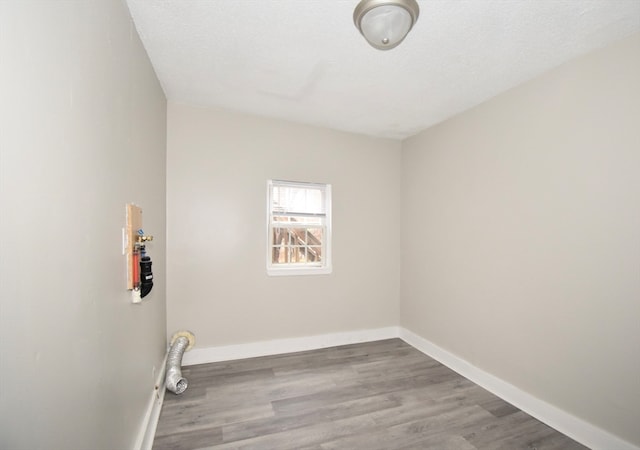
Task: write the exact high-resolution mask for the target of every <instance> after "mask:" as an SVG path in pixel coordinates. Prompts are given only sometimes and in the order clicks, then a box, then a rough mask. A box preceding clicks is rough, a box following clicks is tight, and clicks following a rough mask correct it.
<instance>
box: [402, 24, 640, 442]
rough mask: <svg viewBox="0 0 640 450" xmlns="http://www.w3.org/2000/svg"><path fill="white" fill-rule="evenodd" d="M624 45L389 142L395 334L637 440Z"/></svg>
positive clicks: (638, 146) (639, 107)
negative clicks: (396, 209) (397, 175)
mask: <svg viewBox="0 0 640 450" xmlns="http://www.w3.org/2000/svg"><path fill="white" fill-rule="evenodd" d="M639 55H640V36H638V35H636V36H634V37H633V38H630V39H627V40H625V41H623V42H621V43H618V44H616V45H614V46H611V47H608V48H605V49H603V50H601V51H598V52H595V53H593V54H591V55H588V56H586V57H583V58H581V59H578V60H575V61H573V62H570V63H568V64H565V65H563V66H561V67H560V68H558V69H556V70H553V71H551V72H549V73H548V74H546V75H544V76H542V77H540V78H538V79H536V80H533V81H531V82H529V83H527V84H525V85H522V86H520V87H518V88H516V89H514V90H512V91H510V92H507V93H505V94H503V95H501V96H499V97H497V98H495V99H493V100H491V101H489V102H487V103H485V104H483V105H481V106H479V107H477V108H475V109H473V110H471V111H468V112H466V113H463V114H461V115H459V116H457V117H455V118H453V119H451V120H449V121H447V122H445V123H442V124H440V125H438V126H436V127H433V128H431V129H429V130H427V131H425V132H423V133H421V134H419V135H418V136H415V137H413V138H411V139H408V140H407V141H406V142H405V143H404V145H403V172H402V175H403V187H402V198H403V217H402V223H403V228H402V229H403V237H404V239H403V244H402V245H403V259H402V295H401V298H402V300H401V325H402V326H404V327H406V328H408V329H410V330H411V331H413V332H415V333H417V334H419V335H420V336H422V337H423V338H425V339H428V340H429V341H431V342H433V343H435V344H437V345H439V346H440V347H442V348H444V349H446V350H448V351H450V352H452V353H454V354H456V355H458V356H459V357H461V358H463V359H465V360H467V361H469V362H471V363H472V364H474V365H476V366H478V367H480V368H481V369H483V370H485V371H487V372H489V373H492V374H494V375H496V376H498V377H499V378H502V379H503V380H505V381H507V382H509V383H511V384H513V385H515V386H517V387H519V388H520V389H522V390H524V391H526V392H529V393H531V394H533V395H534V396H536V397H538V398H540V399H542V400H545V401H547V402H549V403H551V404H553V405H556V406H557V407H559V408H561V409H564V410H566V411H567V412H569V413H571V414H573V415H575V416H578V417H580V418H582V419H584V420H586V421H588V422H591V423H593V424H595V425H597V426H599V427H601V428H604V429H605V430H608V431H609V432H611V433H613V434H615V435H618V436H620V437H621V438H623V439H626V440H628V441H630V442H632V443H634V444H635V445H640V428H639V427H638V423H639V422H638V421H639V419H640V57H639Z"/></svg>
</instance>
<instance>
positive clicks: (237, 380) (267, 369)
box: [153, 339, 585, 450]
mask: <svg viewBox="0 0 640 450" xmlns="http://www.w3.org/2000/svg"><path fill="white" fill-rule="evenodd" d="M182 372H183V375H184V376H185V377H186V378H187V380H188V381H189V388H188V389H187V390H186V391H185V392H184V393H183V394H181V395H175V394H173V393H171V392H167V393H166V396H165V400H164V406H163V408H162V413H161V415H160V421H159V424H158V429H157V432H156V437H155V441H154V445H153V448H154V450H165V449H167V450H168V449H171V450H179V449H245V448H246V449H277V450H285V449H296V450H301V449H315V450H322V449H324V450H328V449H363V450H375V449H384V450H390V449H438V450H448V449H460V450H472V449H491V450H499V449H505V450H506V449H508V450H514V449H530V450H533V449H539V450H543V449H545V450H546V449H557V450H570V449H584V448H585V447H584V446H582V445H580V444H578V443H577V442H575V441H573V440H571V439H570V438H568V437H567V436H565V435H563V434H561V433H559V432H558V431H555V430H554V429H552V428H550V427H548V426H547V425H545V424H543V423H541V422H539V421H538V420H536V419H534V418H532V417H531V416H529V415H527V414H525V413H523V412H522V411H520V410H519V409H517V408H515V407H514V406H512V405H510V404H509V403H506V402H505V401H503V400H501V399H499V398H498V397H496V396H494V395H493V394H490V393H489V392H487V391H486V390H484V389H482V388H481V387H479V386H477V385H475V384H474V383H472V382H471V381H469V380H467V379H466V378H463V377H461V376H460V375H458V374H457V373H455V372H453V371H452V370H450V369H448V368H447V367H445V366H443V365H442V364H440V363H438V362H437V361H435V360H433V359H431V358H430V357H428V356H426V355H424V354H423V353H421V352H420V351H418V350H416V349H414V348H413V347H411V346H410V345H408V344H406V343H405V342H403V341H402V340H400V339H389V340H384V341H378V342H369V343H364V344H355V345H345V346H341V347H333V348H327V349H321V350H313V351H308V352H301V353H291V354H286V355H277V356H267V357H262V358H251V359H245V360H238V361H229V362H221V363H212V364H202V365H197V366H190V367H185V368H183V371H182Z"/></svg>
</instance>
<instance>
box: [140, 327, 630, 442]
mask: <svg viewBox="0 0 640 450" xmlns="http://www.w3.org/2000/svg"><path fill="white" fill-rule="evenodd" d="M392 338H400V339H402V340H403V341H405V342H406V343H407V344H409V345H411V346H412V347H414V348H416V349H417V350H419V351H421V352H422V353H424V354H425V355H427V356H430V357H431V358H433V359H435V360H437V361H438V362H440V363H441V364H443V365H445V366H447V367H449V368H450V369H452V370H454V371H455V372H457V373H459V374H460V375H462V376H463V377H465V378H467V379H469V380H471V381H473V382H474V383H476V384H477V385H479V386H482V387H483V388H484V389H486V390H488V391H489V392H491V393H492V394H494V395H496V396H498V397H500V398H502V399H503V400H505V401H507V402H509V403H511V404H513V405H514V406H516V407H517V408H519V409H521V410H522V411H524V412H525V413H527V414H529V415H531V416H533V417H535V418H536V419H538V420H540V421H542V422H544V423H546V424H547V425H549V426H550V427H552V428H555V429H556V430H558V431H560V432H561V433H564V434H566V435H567V436H569V437H570V438H572V439H574V440H576V441H578V442H580V443H581V444H583V445H585V446H587V447H589V448H591V449H593V450H640V447H637V446H635V445H633V444H631V443H629V442H627V441H625V440H623V439H621V438H619V437H617V436H615V435H613V434H611V433H609V432H607V431H605V430H603V429H601V428H598V427H596V426H594V425H592V424H590V423H588V422H586V421H584V420H582V419H580V418H578V417H576V416H573V415H572V414H569V413H568V412H566V411H563V410H561V409H559V408H558V407H556V406H553V405H551V404H549V403H546V402H544V401H542V400H540V399H538V398H536V397H534V396H533V395H531V394H528V393H527V392H525V391H523V390H521V389H519V388H517V387H515V386H513V385H511V384H509V383H507V382H506V381H504V380H502V379H500V378H498V377H495V376H493V375H491V374H490V373H488V372H485V371H484V370H482V369H480V368H478V367H476V366H474V365H472V364H471V363H469V362H467V361H466V360H464V359H462V358H460V357H458V356H456V355H454V354H453V353H450V352H448V351H447V350H444V349H443V348H441V347H439V346H437V345H435V344H434V343H432V342H430V341H429V340H427V339H424V338H423V337H421V336H418V335H417V334H415V333H413V332H411V331H409V330H407V329H405V328H402V327H385V328H377V329H371V330H360V331H352V332H343V333H332V334H323V335H317V336H307V337H299V338H290V339H276V340H271V341H263V342H253V343H248V344H237V345H227V346H221V347H208V348H194V349H192V350H191V351H189V352H187V353H185V354H184V356H183V358H182V364H183V365H184V366H190V365H195V364H206V363H211V362H220V361H231V360H236V359H245V358H255V357H258V356H269V355H279V354H283V353H293V352H300V351H307V350H316V349H321V348H327V347H335V346H339V345H348V344H358V343H362V342H372V341H378V340H382V339H392ZM163 376H164V375H163ZM163 379H164V378H163ZM161 389H162V391H163V392H162V397H163V398H164V384H162V387H161ZM154 403H155V402H154ZM161 405H162V401H160V406H161ZM151 406H154V405H151ZM147 416H148V417H150V419H149V421H148V422H149V426H147V428H146V434H144V435H143V436H145V437H146V436H148V435H149V431H151V433H152V434H151V438H150V443H149V447H144V446H140V447H136V448H137V449H140V450H148V449H150V448H151V444H152V443H153V434H155V429H156V426H157V421H158V418H159V416H160V411H159V408H158V413H157V416H155V414H153V413H151V411H149V412H148V413H147ZM154 417H155V423H154V424H153V426H151V425H152V423H151V422H153V419H154ZM145 442H146V441H145Z"/></svg>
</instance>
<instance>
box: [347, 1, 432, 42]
mask: <svg viewBox="0 0 640 450" xmlns="http://www.w3.org/2000/svg"><path fill="white" fill-rule="evenodd" d="M419 14H420V8H419V7H418V3H417V2H416V0H362V1H361V2H360V3H358V6H356V9H355V11H354V12H353V22H354V23H355V25H356V27H357V28H358V30H360V33H362V35H363V36H364V38H365V39H366V40H367V42H369V44H371V46H372V47H375V48H377V49H378V50H390V49H392V48H394V47H397V46H398V44H400V42H402V41H403V40H404V38H405V37H406V36H407V34H408V33H409V31H410V30H411V28H412V27H413V24H415V23H416V20H418V15H419Z"/></svg>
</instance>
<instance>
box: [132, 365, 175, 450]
mask: <svg viewBox="0 0 640 450" xmlns="http://www.w3.org/2000/svg"><path fill="white" fill-rule="evenodd" d="M166 369H167V355H166V354H165V355H164V360H163V361H162V367H161V368H160V371H159V373H158V376H157V377H156V380H155V385H154V389H153V392H152V393H151V399H150V400H149V404H148V405H147V410H146V412H145V415H144V419H143V420H142V425H141V426H140V429H139V431H138V437H137V438H136V443H135V444H134V447H133V448H134V450H151V447H152V446H153V438H154V437H155V435H156V429H157V428H158V421H159V420H160V411H161V410H162V404H163V403H164V394H165V392H166V389H165V387H164V378H165V373H166Z"/></svg>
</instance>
